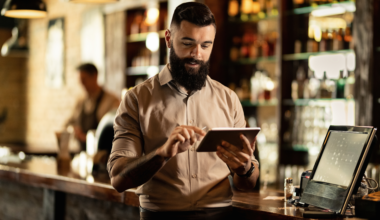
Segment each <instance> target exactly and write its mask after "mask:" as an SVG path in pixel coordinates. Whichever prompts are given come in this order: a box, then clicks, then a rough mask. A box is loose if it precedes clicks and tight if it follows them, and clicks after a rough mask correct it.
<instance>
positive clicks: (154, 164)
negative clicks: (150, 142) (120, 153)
mask: <svg viewBox="0 0 380 220" xmlns="http://www.w3.org/2000/svg"><path fill="white" fill-rule="evenodd" d="M164 164H165V159H164V158H163V157H161V156H159V155H157V154H156V151H153V152H151V153H149V154H147V155H145V156H142V157H140V158H120V159H119V160H118V161H116V163H115V165H114V167H113V168H112V178H111V184H112V186H113V187H114V188H115V189H116V190H117V191H118V192H122V191H124V190H126V189H130V188H134V187H137V186H140V185H142V184H144V183H146V182H147V181H148V180H149V179H151V178H152V177H153V175H154V174H155V173H156V172H157V171H159V170H160V169H161V168H162V166H163V165H164Z"/></svg>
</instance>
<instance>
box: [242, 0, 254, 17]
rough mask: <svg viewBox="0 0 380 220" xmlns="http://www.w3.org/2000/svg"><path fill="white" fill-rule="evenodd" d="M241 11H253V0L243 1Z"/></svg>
mask: <svg viewBox="0 0 380 220" xmlns="http://www.w3.org/2000/svg"><path fill="white" fill-rule="evenodd" d="M240 11H241V13H243V14H250V13H251V11H252V0H243V1H242V2H241V7H240Z"/></svg>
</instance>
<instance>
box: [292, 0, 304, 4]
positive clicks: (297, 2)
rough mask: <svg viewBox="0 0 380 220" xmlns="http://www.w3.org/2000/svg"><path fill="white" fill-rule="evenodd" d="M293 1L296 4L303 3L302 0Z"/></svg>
mask: <svg viewBox="0 0 380 220" xmlns="http://www.w3.org/2000/svg"><path fill="white" fill-rule="evenodd" d="M293 2H294V3H296V4H303V2H304V0H293Z"/></svg>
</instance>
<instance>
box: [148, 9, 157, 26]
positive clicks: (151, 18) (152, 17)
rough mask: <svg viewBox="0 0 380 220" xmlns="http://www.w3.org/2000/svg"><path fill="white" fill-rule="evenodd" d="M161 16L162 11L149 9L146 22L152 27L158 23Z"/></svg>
mask: <svg viewBox="0 0 380 220" xmlns="http://www.w3.org/2000/svg"><path fill="white" fill-rule="evenodd" d="M159 15H160V11H159V10H158V8H149V9H148V11H147V13H146V20H145V22H146V23H147V24H148V25H149V26H150V25H153V24H155V23H156V22H157V20H158V16H159Z"/></svg>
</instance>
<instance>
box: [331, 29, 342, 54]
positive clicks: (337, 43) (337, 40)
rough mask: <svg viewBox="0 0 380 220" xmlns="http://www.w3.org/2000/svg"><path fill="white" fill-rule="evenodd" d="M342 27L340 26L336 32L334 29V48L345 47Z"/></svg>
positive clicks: (340, 48)
mask: <svg viewBox="0 0 380 220" xmlns="http://www.w3.org/2000/svg"><path fill="white" fill-rule="evenodd" d="M342 33H343V31H342V29H341V28H339V30H338V31H337V32H336V31H335V30H334V31H333V50H342V49H343V37H342Z"/></svg>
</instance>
